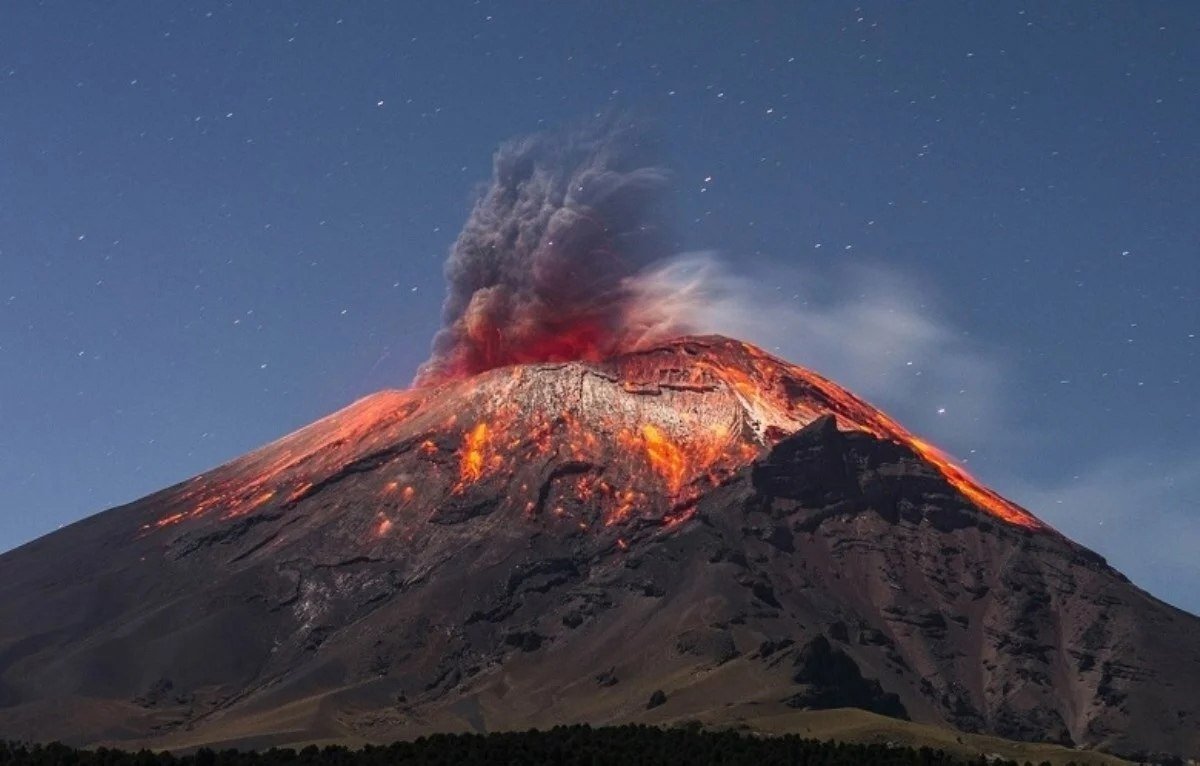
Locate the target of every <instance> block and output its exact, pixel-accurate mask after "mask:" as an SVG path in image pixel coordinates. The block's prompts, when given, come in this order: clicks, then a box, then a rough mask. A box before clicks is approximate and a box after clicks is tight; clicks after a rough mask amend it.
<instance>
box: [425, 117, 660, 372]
mask: <svg viewBox="0 0 1200 766" xmlns="http://www.w3.org/2000/svg"><path fill="white" fill-rule="evenodd" d="M492 166H493V177H492V180H491V182H490V183H489V184H488V185H487V187H486V188H485V189H484V190H483V191H482V193H481V195H480V197H479V199H478V201H477V202H476V203H475V206H474V208H473V209H472V211H471V214H470V217H469V218H468V220H467V223H466V225H465V226H464V227H463V230H462V232H461V233H460V234H459V236H458V239H457V241H456V242H455V243H454V246H453V247H452V248H451V251H450V256H449V258H448V260H447V262H446V269H445V270H446V281H447V295H446V300H445V303H444V305H443V309H442V312H443V326H442V329H441V330H440V331H439V332H438V333H437V335H436V336H435V338H434V341H433V349H432V354H431V356H430V358H429V360H428V361H426V362H425V363H424V364H423V365H422V366H421V368H420V370H419V371H418V373H417V378H416V381H415V383H416V384H417V385H428V384H432V383H437V382H439V381H441V380H446V379H450V378H456V377H461V376H466V375H473V374H475V373H478V372H482V371H484V370H487V369H491V368H494V367H500V366H503V365H508V364H517V363H526V362H538V361H566V360H572V359H596V358H600V357H603V356H606V355H608V354H610V353H612V352H614V351H618V350H622V349H629V348H636V347H637V346H638V345H639V344H641V343H646V342H650V341H652V340H657V339H661V338H663V337H666V336H668V335H673V334H678V332H679V330H681V329H682V328H677V327H675V326H674V324H673V322H672V321H671V320H670V318H669V317H664V316H661V315H659V314H658V313H657V312H656V311H655V310H654V308H653V307H652V306H648V305H646V301H645V299H646V292H645V291H644V290H641V289H639V288H638V285H637V279H638V275H639V274H641V273H643V272H644V271H645V270H647V269H648V268H649V267H651V266H653V265H654V264H656V263H658V262H660V261H663V260H664V259H665V258H666V257H667V256H668V255H669V244H668V243H669V236H668V229H669V227H668V225H667V212H666V206H667V204H666V203H667V198H668V190H669V182H668V181H669V179H668V174H667V172H666V171H665V170H664V169H663V167H662V166H661V165H660V164H659V163H658V162H657V158H656V151H655V145H654V142H653V141H652V140H650V138H649V136H648V135H647V133H646V132H645V131H643V130H641V129H639V128H638V127H637V126H636V125H633V124H632V123H629V122H616V121H608V122H605V123H604V124H602V125H599V126H592V127H589V128H587V129H584V130H578V131H574V132H570V133H561V134H551V133H546V134H537V135H533V136H529V137H525V138H520V139H516V140H513V141H509V142H507V143H505V144H503V145H502V146H501V147H500V148H499V149H498V150H497V151H496V154H495V156H494V158H493V162H492Z"/></svg>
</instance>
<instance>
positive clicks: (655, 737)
mask: <svg viewBox="0 0 1200 766" xmlns="http://www.w3.org/2000/svg"><path fill="white" fill-rule="evenodd" d="M485 764H486V765H487V766H491V765H492V764H505V765H506V766H548V765H550V764H553V765H554V766H610V765H611V766H638V765H640V766H675V765H676V764H689V766H691V765H695V766H707V765H709V764H711V765H712V766H743V765H744V766H777V765H778V766H785V765H786V766H1022V764H1019V763H1017V762H1016V761H1004V760H1000V759H996V758H994V757H993V758H985V757H983V756H980V757H979V758H976V759H970V760H964V759H962V758H960V757H957V756H954V755H951V754H949V753H946V752H944V751H942V750H934V749H931V748H928V747H922V748H919V749H918V748H911V747H896V746H891V745H864V744H848V743H842V742H823V741H819V740H812V739H804V738H802V737H799V736H796V735H786V736H778V737H774V736H773V737H758V736H749V735H745V734H738V733H735V732H713V731H704V730H702V729H700V728H699V727H697V726H692V727H684V728H674V729H660V728H657V727H653V726H641V725H629V726H612V727H604V728H592V727H590V726H586V725H580V726H558V727H555V728H553V729H550V730H548V731H537V730H532V731H525V732H500V733H494V734H435V735H433V736H428V737H420V738H418V739H415V740H413V741H410V742H396V743H393V744H391V745H366V746H364V747H362V748H360V749H357V750H354V749H350V748H347V747H341V746H327V747H316V746H315V745H310V746H308V747H305V748H302V749H300V750H295V749H291V748H271V749H269V750H212V749H209V748H201V749H199V750H196V751H195V752H191V753H187V754H180V755H175V754H173V753H170V752H165V751H164V752H155V751H151V750H138V751H125V750H115V749H111V748H104V747H101V748H95V749H78V748H73V747H68V746H66V745H62V744H59V743H52V744H45V745H42V744H24V743H18V742H4V741H0V766H26V765H28V766H401V765H402V766H410V765H411V766H484V765H485ZM1026 766H1032V764H1028V762H1027V764H1026ZM1041 766H1048V764H1041ZM1081 766H1082V765H1081Z"/></svg>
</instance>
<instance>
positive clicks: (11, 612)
mask: <svg viewBox="0 0 1200 766" xmlns="http://www.w3.org/2000/svg"><path fill="white" fill-rule="evenodd" d="M1198 631H1200V619H1197V618H1196V617H1194V616H1192V615H1189V614H1186V613H1184V612H1182V611H1180V610H1177V609H1174V608H1172V607H1170V606H1168V605H1166V604H1164V603H1162V602H1160V601H1158V600H1156V599H1154V598H1153V597H1151V596H1149V595H1148V594H1146V593H1144V592H1143V591H1141V590H1139V589H1138V588H1136V587H1134V586H1133V585H1131V584H1130V583H1129V582H1128V581H1127V580H1126V579H1125V578H1124V577H1123V576H1122V575H1120V574H1119V573H1118V572H1116V571H1114V570H1113V569H1111V568H1110V567H1108V566H1107V565H1106V564H1105V562H1104V561H1103V559H1101V558H1100V557H1099V556H1097V555H1095V554H1094V553H1091V552H1090V551H1088V550H1086V549H1084V548H1082V547H1080V546H1079V545H1076V544H1075V543H1072V542H1071V541H1070V540H1067V539H1066V538H1064V537H1063V536H1062V535H1060V534H1059V533H1057V532H1056V531H1054V530H1053V529H1051V528H1049V527H1048V526H1046V525H1045V524H1044V523H1042V522H1041V521H1039V520H1038V519H1037V518H1036V517H1035V516H1033V515H1032V514H1030V513H1029V512H1028V511H1026V510H1025V509H1022V508H1020V507H1018V506H1016V505H1015V504H1013V503H1010V502H1008V501H1007V500H1005V499H1004V498H1002V497H1000V496H999V495H997V494H996V493H994V492H992V491H991V490H989V489H987V488H985V487H983V486H981V485H979V484H978V483H977V482H975V481H974V480H973V479H972V478H971V477H969V476H967V475H966V474H965V473H964V472H963V471H962V470H961V469H960V468H958V467H957V465H956V464H954V463H953V462H952V461H950V460H949V459H947V458H946V457H945V456H943V455H942V454H941V453H940V452H938V451H937V450H936V449H935V448H933V447H932V446H930V445H928V444H927V443H925V442H923V441H921V440H920V439H918V438H916V437H914V436H912V435H911V434H909V433H908V432H907V431H905V430H904V429H903V428H902V427H901V426H899V425H898V424H897V423H895V422H894V421H893V420H891V419H890V418H888V417H887V416H886V415H884V414H883V413H881V412H879V411H878V410H876V409H875V408H873V407H871V406H870V405H869V404H867V403H865V402H863V401H862V400H860V399H858V398H857V397H855V396H854V395H853V394H851V393H849V392H848V391H846V390H845V389H843V388H841V387H840V386H838V385H836V384H835V383H832V382H831V381H828V380H826V379H824V378H822V377H820V376H819V375H816V374H814V373H812V372H810V371H807V370H804V369H802V368H799V367H796V366H793V365H790V364H788V363H786V362H783V361H781V360H779V359H776V358H774V357H772V356H770V355H768V354H766V353H764V352H763V351H761V350H759V349H757V348H755V347H753V346H749V345H747V344H744V343H741V342H738V341H734V340H730V339H726V338H721V337H715V336H708V337H685V338H682V339H678V340H674V341H670V342H666V343H662V344H658V345H651V346H649V347H647V348H644V349H642V350H638V351H632V352H627V353H620V354H616V355H614V356H611V357H608V358H605V359H602V360H598V361H574V362H543V363H535V364H523V365H516V366H508V367H499V368H496V369H491V370H488V371H485V372H482V373H480V374H477V375H474V376H471V377H461V378H456V379H451V380H447V381H445V382H442V383H438V384H436V385H431V386H426V387H421V388H416V389H412V390H409V391H389V392H382V393H379V394H376V395H374V396H371V397H368V398H366V399H363V400H362V401H359V402H357V403H355V404H353V405H351V406H350V407H348V408H347V409H345V410H343V411H341V412H339V413H336V414H334V415H332V416H330V417H328V418H326V419H324V420H321V421H319V422H317V423H314V424H313V425H311V426H309V427H307V428H304V429H302V430H300V431H298V432H297V433H295V434H292V435H291V436H288V437H285V438H284V439H281V440H280V441H278V442H276V443H274V444H271V445H269V446H267V447H265V448H263V449H261V450H258V451H257V452H254V453H252V454H250V455H247V456H245V457H243V458H241V459H238V460H236V461H234V462H232V463H230V464H228V465H226V466H223V467H221V468H218V469H216V470H214V471H212V472H210V473H208V474H205V475H203V476H199V477H197V478H195V479H192V480H191V481H188V482H185V483H183V484H181V485H178V486H176V487H172V488H170V489H167V490H164V491H162V492H159V493H157V494H155V495H152V496H150V497H147V498H145V499H143V500H140V501H138V502H135V503H133V504H131V505H128V506H125V507H122V508H117V509H113V510H111V511H108V512H106V513H103V514H100V515H97V516H95V517H92V518H90V519H87V520H85V521H82V522H79V523H77V524H75V525H72V526H70V527H68V528H66V529H63V530H61V531H59V532H56V533H54V534H51V535H48V536H46V537H44V538H42V539H40V540H37V541H35V542H33V543H30V544H29V545H26V546H24V547H22V548H20V549H18V550H15V551H12V552H10V553H8V554H5V555H4V556H2V557H0V731H2V732H4V733H5V734H6V735H8V736H20V737H28V738H33V739H42V740H45V739H52V738H58V739H63V740H66V741H70V742H75V743H97V742H109V743H124V744H127V745H128V744H134V743H145V744H151V745H153V746H157V747H176V746H187V745H197V744H201V743H240V744H245V745H269V744H276V743H295V742H301V741H313V740H341V741H363V740H367V741H385V740H392V739H395V738H400V737H409V736H415V735H417V734H422V733H429V732H433V731H447V730H477V731H483V730H496V729H513V728H526V727H531V726H539V727H545V726H549V725H553V724H557V723H571V722H584V721H586V722H591V723H607V722H625V721H645V722H670V721H681V720H699V721H701V722H702V723H705V724H711V725H732V726H738V725H741V726H750V727H754V725H755V721H759V720H762V719H763V718H764V717H770V716H786V715H787V714H789V711H794V710H796V709H798V708H822V707H844V706H853V707H861V708H865V709H868V710H873V711H876V712H879V713H883V714H885V715H891V716H896V717H905V718H911V719H913V720H916V721H922V722H929V723H939V724H948V725H950V726H954V727H957V728H959V729H963V730H967V731H978V732H987V733H994V734H999V735H1002V736H1006V737H1010V738H1017V739H1031V740H1052V741H1056V742H1062V743H1069V744H1075V745H1086V746H1089V747H1102V748H1106V749H1109V750H1112V751H1114V752H1119V753H1126V754H1129V753H1147V752H1166V753H1176V754H1180V753H1182V754H1196V753H1200V698H1198V697H1197V695H1196V694H1195V690H1196V689H1198V688H1200V647H1198V646H1197V643H1196V641H1195V640H1194V637H1195V636H1196V635H1197V633H1198Z"/></svg>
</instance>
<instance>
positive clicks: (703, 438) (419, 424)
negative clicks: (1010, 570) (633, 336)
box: [144, 337, 1045, 539]
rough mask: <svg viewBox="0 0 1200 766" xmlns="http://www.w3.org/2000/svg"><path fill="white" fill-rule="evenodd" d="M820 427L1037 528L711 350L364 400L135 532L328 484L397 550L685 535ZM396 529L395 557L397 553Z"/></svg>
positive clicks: (889, 431)
mask: <svg viewBox="0 0 1200 766" xmlns="http://www.w3.org/2000/svg"><path fill="white" fill-rule="evenodd" d="M827 413H832V414H834V415H835V416H836V418H837V423H838V427H839V428H841V429H843V430H858V431H864V432H866V433H868V434H871V435H872V436H874V437H876V438H879V439H886V440H889V441H893V442H896V443H898V444H902V445H905V446H907V447H908V448H910V449H911V450H912V451H913V452H914V453H916V454H917V455H918V456H919V457H920V458H921V459H923V460H924V461H926V462H927V463H928V464H929V465H931V466H932V467H934V468H936V469H937V471H938V472H940V473H941V475H942V476H943V477H944V478H945V480H946V481H947V482H948V483H949V484H950V485H951V486H952V487H954V488H955V489H956V490H958V492H960V493H961V494H962V496H963V497H964V498H965V499H966V500H967V501H969V502H970V503H972V504H973V505H975V506H976V507H978V508H979V509H980V510H982V511H984V512H986V513H988V514H991V515H992V516H994V517H996V518H998V519H1001V520H1003V521H1005V522H1008V523H1010V524H1013V525H1017V526H1020V527H1024V528H1027V529H1044V528H1045V526H1044V525H1043V524H1042V523H1041V522H1040V521H1039V520H1038V519H1036V518H1035V517H1034V516H1033V515H1032V514H1030V513H1029V512H1028V511H1026V510H1025V509H1023V508H1021V507H1020V506H1017V505H1015V504H1014V503H1011V502H1009V501H1008V500H1005V499H1004V498H1003V497H1001V496H1000V495H998V494H996V493H995V492H993V491H991V490H990V489H988V488H987V487H984V486H983V485H981V484H979V483H978V482H977V481H975V480H974V479H973V478H972V477H971V476H970V475H969V474H967V473H966V471H964V470H963V469H962V468H961V467H960V466H959V465H957V464H956V463H955V462H954V461H953V460H951V459H950V458H949V457H948V456H946V455H945V454H944V453H943V452H941V451H940V450H938V449H937V448H936V447H934V446H933V445H931V444H929V443H928V442H926V441H924V440H922V439H920V438H918V437H916V436H914V435H913V434H911V433H909V432H908V431H907V430H905V429H904V428H903V427H902V426H900V425H899V424H898V423H896V422H895V421H894V420H892V419H891V418H890V417H888V416H887V415H885V414H884V413H882V412H880V411H879V410H878V409H876V408H874V407H872V406H871V405H869V404H867V403H866V402H864V401H863V400H862V399H859V398H858V397H856V396H854V395H853V394H851V393H850V392H849V391H847V390H846V389H844V388H842V387H841V386H839V385H837V384H836V383H833V382H832V381H830V380H828V379H826V378H824V377H822V376H820V375H818V374H816V373H814V372H811V371H809V370H806V369H804V368H801V367H797V366H794V365H791V364H788V363H786V362H783V361H781V360H779V359H776V358H774V357H772V356H770V355H768V354H766V353H765V352H763V351H761V350H760V349H758V348H755V347H754V346H750V345H747V344H744V343H740V342H737V341H733V340H728V339H725V338H716V337H712V338H684V339H680V340H677V341H673V342H670V343H667V344H663V345H661V346H657V347H655V348H652V349H647V350H644V351H639V352H632V353H626V354H621V355H617V356H614V357H611V358H608V359H605V360H603V361H596V362H578V361H576V362H564V363H561V364H550V363H543V364H532V365H518V366H514V367H509V368H502V369H497V370H491V371H489V372H486V373H483V374H481V375H477V376H474V377H470V378H464V379H462V380H455V381H451V382H448V383H443V384H441V385H438V386H434V387H428V388H419V389H413V390H411V391H404V392H383V393H381V394H377V395H375V396H372V397H368V398H367V399H364V400H362V401H361V402H358V403H356V404H354V405H352V406H351V407H349V408H347V409H346V410H343V411H342V412H340V413H337V414H335V415H333V416H330V417H329V418H326V419H324V420H322V421H319V422H317V423H315V424H313V425H312V426H309V427H308V428H305V429H303V430H301V431H298V432H297V433H295V434H293V435H292V436H289V437H286V438H284V439H281V440H280V441H278V442H276V443H275V444H272V445H270V446H268V447H265V448H263V449H261V450H259V451H257V452H255V453H252V454H250V455H248V456H246V457H245V458H242V459H240V460H237V461H235V462H233V463H231V464H229V465H227V466H224V467H222V468H219V469H217V470H215V471H213V472H211V473H209V474H207V475H205V476H201V477H199V478H197V479H195V480H193V481H192V482H189V483H188V484H187V485H185V487H184V488H183V489H182V490H178V491H176V492H175V495H174V500H172V501H171V502H170V503H169V504H168V507H169V509H170V511H169V513H166V514H164V515H163V516H161V517H160V518H157V519H152V520H150V521H149V522H148V523H147V524H146V526H145V527H144V529H145V531H147V532H148V531H152V530H153V529H156V528H162V527H168V526H174V525H179V524H184V523H188V522H192V521H194V520H197V519H201V518H209V517H214V518H216V519H217V520H218V521H223V520H229V519H233V518H235V517H238V516H243V515H246V514H249V513H254V512H260V511H263V510H265V509H271V508H274V509H282V510H283V511H285V512H288V511H289V509H292V508H299V507H305V504H306V503H307V502H308V501H309V500H310V499H312V500H313V501H314V502H317V501H316V498H317V497H318V496H320V495H321V494H322V493H323V491H324V490H325V489H326V488H327V487H331V486H334V485H337V484H339V483H342V482H349V483H350V484H352V485H356V486H357V485H359V484H361V485H364V488H365V489H367V490H368V494H367V496H369V497H373V498H376V502H377V503H378V506H377V507H364V508H361V509H359V508H358V507H357V506H354V507H350V508H347V509H345V510H344V512H347V513H357V512H359V510H362V511H366V512H368V513H370V514H371V515H370V516H369V517H368V518H369V521H366V522H364V525H369V527H372V528H373V530H372V531H373V533H374V534H373V537H375V538H384V537H388V538H396V535H395V534H393V533H394V532H396V531H397V530H396V527H399V526H401V525H415V524H421V523H424V522H426V521H428V520H429V519H431V518H435V517H436V516H437V514H439V513H442V512H443V511H444V509H446V508H454V507H457V505H456V504H459V503H470V504H472V507H481V506H480V504H481V503H482V504H484V505H485V506H486V505H488V504H491V505H493V506H496V507H498V508H499V509H512V511H513V513H514V514H516V515H517V516H518V517H529V518H536V517H539V516H543V515H544V517H545V518H547V519H556V520H561V521H562V522H563V523H568V524H570V525H571V526H572V527H577V528H579V529H594V528H605V527H612V526H614V525H620V524H623V523H625V522H626V521H628V520H629V519H630V518H631V517H640V518H653V519H657V520H658V521H660V522H661V523H662V524H664V525H667V526H671V525H675V524H679V523H682V522H684V521H686V520H687V519H688V518H690V516H691V514H692V513H693V512H694V508H695V503H696V501H697V500H698V499H699V498H700V497H701V496H702V495H703V494H704V493H705V492H706V491H708V490H709V489H710V488H712V487H714V486H716V485H719V484H721V483H722V482H725V481H727V480H728V479H729V477H731V476H732V475H734V474H735V473H736V472H737V471H738V470H739V469H741V468H743V467H745V466H746V465H748V464H749V463H751V462H752V461H754V460H755V459H757V458H758V457H760V456H761V455H763V454H764V453H765V452H766V451H767V450H769V449H770V448H771V447H772V446H774V444H776V443H777V442H778V441H779V440H780V439H783V438H785V437H786V436H787V435H789V434H792V433H795V432H796V431H798V430H799V429H801V428H803V427H804V426H805V425H807V424H809V423H811V422H812V421H813V420H815V419H816V418H818V417H820V416H821V415H824V414H827ZM375 468H386V470H378V471H376V470H374V469H375ZM477 488H480V489H477ZM401 505H402V506H403V508H404V509H405V510H404V513H402V514H400V513H397V511H398V510H399V509H400V507H401ZM376 514H379V515H376ZM405 529H406V530H408V531H406V532H404V534H402V535H400V539H405V538H407V537H409V536H410V533H411V528H410V527H405Z"/></svg>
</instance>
